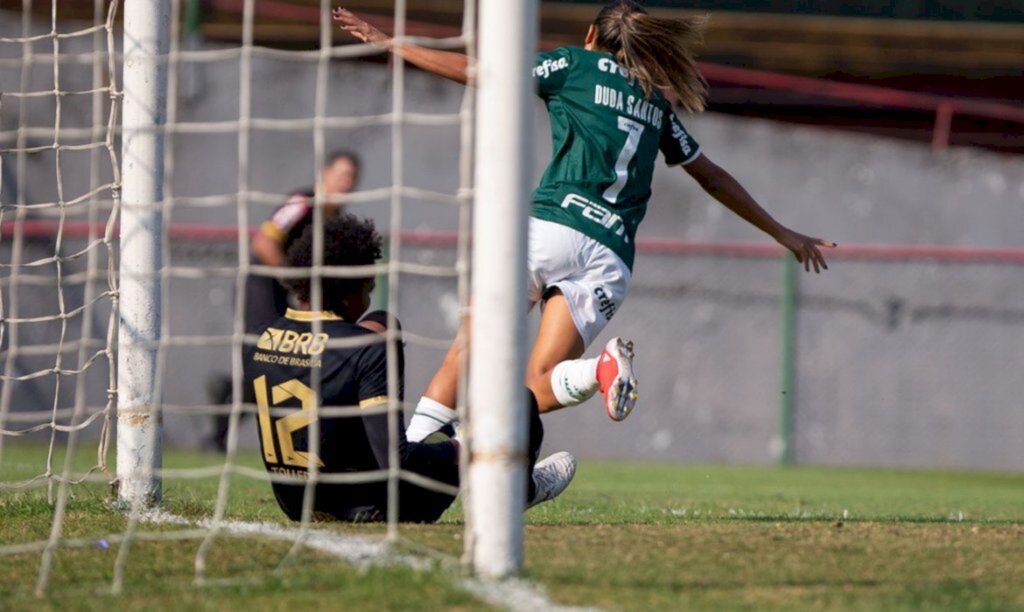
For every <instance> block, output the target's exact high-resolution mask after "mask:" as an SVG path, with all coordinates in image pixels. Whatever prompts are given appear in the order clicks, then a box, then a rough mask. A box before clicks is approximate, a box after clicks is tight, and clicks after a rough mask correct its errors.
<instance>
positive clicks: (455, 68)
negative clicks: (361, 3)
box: [331, 8, 469, 85]
mask: <svg viewBox="0 0 1024 612" xmlns="http://www.w3.org/2000/svg"><path fill="white" fill-rule="evenodd" d="M331 14H332V16H333V18H334V22H335V23H337V24H338V25H339V26H340V27H341V29H342V30H345V31H346V32H349V33H350V34H352V36H355V37H356V38H358V39H359V40H361V41H363V42H365V43H370V44H372V45H377V46H379V47H381V48H382V49H387V50H389V51H391V52H392V53H397V54H398V55H400V56H401V57H402V59H404V60H405V61H407V62H409V63H410V64H412V65H414V66H417V67H419V68H422V69H423V70H426V71H427V72H432V73H434V74H436V75H438V76H441V77H444V78H446V79H451V80H452V81H455V82H456V83H462V84H463V85H465V84H466V83H467V82H468V81H469V58H468V57H467V56H466V55H465V54H463V53H455V52H452V51H440V50H438V49H427V48H426V47H420V46H417V45H402V46H396V45H395V44H394V39H393V38H392V37H390V36H388V35H387V34H385V33H384V32H381V31H380V30H378V29H377V28H375V27H373V26H372V25H370V24H368V23H366V22H365V21H363V20H362V19H360V18H359V17H358V16H357V15H356V14H355V13H353V12H352V11H349V10H346V9H343V8H336V9H334V11H332V13H331Z"/></svg>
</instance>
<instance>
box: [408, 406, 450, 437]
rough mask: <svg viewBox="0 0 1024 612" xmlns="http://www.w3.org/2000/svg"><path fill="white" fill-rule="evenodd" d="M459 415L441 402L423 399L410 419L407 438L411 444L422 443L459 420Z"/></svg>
mask: <svg viewBox="0 0 1024 612" xmlns="http://www.w3.org/2000/svg"><path fill="white" fill-rule="evenodd" d="M458 418H459V414H458V413H457V412H455V411H454V410H452V409H451V408H449V407H448V406H445V405H444V404H442V403H441V402H438V401H435V400H432V399H430V398H429V397H421V398H420V401H419V403H418V404H416V412H414V413H413V415H412V418H411V419H409V427H407V428H406V430H405V437H406V439H407V440H409V441H410V442H422V441H423V438H426V437H427V436H429V435H430V434H432V433H434V432H435V431H437V430H439V429H441V428H442V427H444V426H445V425H448V424H449V423H451V422H453V421H456V420H458Z"/></svg>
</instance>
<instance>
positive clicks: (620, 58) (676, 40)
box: [594, 0, 708, 113]
mask: <svg viewBox="0 0 1024 612" xmlns="http://www.w3.org/2000/svg"><path fill="white" fill-rule="evenodd" d="M707 21H708V18H707V15H692V16H686V17H655V16H653V15H651V14H649V13H648V12H647V11H645V10H644V9H643V7H641V6H640V5H639V4H637V3H636V2H634V1H633V0H616V1H615V2H611V3H609V4H607V5H605V7H604V8H603V9H601V12H600V13H598V14H597V18H596V19H595V20H594V26H595V28H596V29H597V44H598V46H599V47H601V48H602V49H604V50H606V51H609V52H611V53H612V54H613V55H615V60H616V61H617V62H618V63H619V65H621V66H622V67H624V68H625V69H626V70H628V71H629V72H630V73H631V74H632V75H634V76H635V77H636V79H637V80H638V81H639V82H640V85H641V87H643V90H644V94H645V95H646V96H647V97H648V98H649V97H650V96H651V93H652V91H653V90H654V88H662V87H663V88H667V89H671V90H672V91H673V92H675V94H676V95H677V96H679V100H680V103H681V104H682V106H683V108H685V109H686V110H688V111H690V112H691V113H699V112H700V111H702V110H704V105H705V101H706V100H707V95H708V85H707V81H705V80H704V77H703V75H701V73H700V71H699V70H698V69H697V60H696V54H695V52H694V51H695V49H696V48H697V47H699V46H701V45H703V44H704V27H705V25H706V24H707Z"/></svg>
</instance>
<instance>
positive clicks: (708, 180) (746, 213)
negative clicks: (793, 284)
mask: <svg viewBox="0 0 1024 612" xmlns="http://www.w3.org/2000/svg"><path fill="white" fill-rule="evenodd" d="M683 169H684V170H686V171H687V172H688V173H689V174H690V176H692V177H693V178H694V180H696V181H697V182H698V183H700V186H701V187H703V188H704V191H706V192H708V194H709V195H710V196H711V197H713V198H715V199H716V200H718V201H719V202H721V203H722V204H723V205H724V206H725V207H726V208H728V209H729V210H731V211H733V212H734V213H736V214H737V215H739V216H740V217H742V218H743V219H744V220H745V221H747V222H748V223H750V224H751V225H753V226H754V227H756V228H757V229H759V230H761V231H763V232H764V233H766V234H768V235H769V236H771V237H772V238H774V239H775V240H776V242H778V243H779V244H781V245H782V246H784V247H786V248H787V249H789V250H790V251H792V252H793V255H795V256H796V260H797V261H799V262H800V263H802V264H803V265H804V270H807V271H808V272H810V271H811V266H813V267H814V271H815V272H821V270H822V269H825V270H827V269H828V265H826V264H825V258H824V257H823V256H822V254H821V249H820V248H819V247H827V248H834V247H835V246H836V244H835V243H834V242H832V241H831V240H823V239H821V238H812V237H810V236H805V235H803V234H800V233H797V232H794V231H793V230H791V229H789V228H788V227H785V226H784V225H782V224H780V223H779V222H778V221H776V220H775V219H773V218H772V216H771V215H769V214H768V211H766V210H765V209H763V208H761V206H760V205H759V204H758V203H757V201H755V200H754V198H753V197H751V195H750V194H749V193H747V190H746V189H744V188H743V185H740V183H739V181H737V180H736V179H735V178H733V176H732V175H731V174H729V173H728V172H726V171H725V169H723V168H721V167H719V166H718V165H716V164H715V163H714V162H713V161H711V160H710V159H708V156H707V155H703V154H702V155H700V156H699V157H697V159H695V160H693V161H692V162H690V163H689V164H687V165H685V166H683Z"/></svg>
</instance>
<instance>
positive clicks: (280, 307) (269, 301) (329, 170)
mask: <svg viewBox="0 0 1024 612" xmlns="http://www.w3.org/2000/svg"><path fill="white" fill-rule="evenodd" d="M358 182H359V157H358V156H357V155H356V154H355V153H352V152H350V151H343V150H339V151H334V152H332V153H330V154H329V155H328V156H327V158H326V159H325V160H324V166H323V175H322V178H321V182H320V185H318V186H317V187H316V188H313V187H307V188H305V189H298V190H295V191H293V192H292V193H291V195H289V196H288V200H287V201H286V202H285V203H284V204H282V205H281V206H280V207H278V208H277V209H276V210H275V211H274V213H273V214H272V215H271V216H270V218H268V219H267V220H266V221H264V222H263V223H262V224H260V227H259V230H258V231H257V232H256V233H255V234H254V235H253V237H252V241H251V242H250V243H249V252H250V259H249V262H250V263H251V264H252V265H257V266H271V267H283V266H287V265H288V258H287V254H288V247H290V246H291V245H292V243H294V242H295V241H296V240H297V239H298V238H299V237H300V236H302V233H303V231H305V229H306V228H307V227H309V226H311V225H312V224H313V212H314V207H315V206H316V196H317V194H320V196H321V198H323V202H322V205H323V212H324V221H326V220H327V219H330V218H331V217H334V216H335V215H337V213H338V210H339V208H340V207H341V205H342V198H341V197H340V196H344V194H346V193H350V192H351V191H353V190H354V189H355V187H356V184H357V183H358ZM243 299H244V300H245V309H244V312H245V333H247V334H252V333H255V332H256V331H257V330H259V329H260V327H261V326H263V325H265V324H267V323H269V322H271V321H275V320H277V319H279V318H281V317H282V316H284V313H285V310H287V308H288V306H289V303H288V299H289V298H288V290H287V289H285V287H284V285H283V284H282V283H281V281H279V280H278V279H277V278H275V277H274V276H268V275H265V274H258V273H252V274H249V276H248V277H247V278H246V279H245V296H244V297H243ZM207 396H208V398H209V401H210V404H213V405H218V404H230V403H231V398H232V389H231V375H230V374H224V373H221V374H217V375H215V376H213V377H212V378H210V379H209V381H208V382H207ZM228 421H229V419H228V414H226V413H225V414H215V415H213V429H212V431H211V432H210V434H209V436H208V437H207V438H206V440H205V443H204V447H205V448H206V449H207V450H213V451H220V452H224V451H225V450H226V449H227V435H228Z"/></svg>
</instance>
